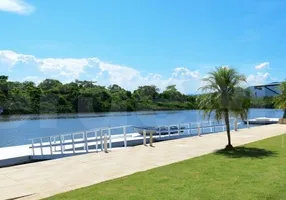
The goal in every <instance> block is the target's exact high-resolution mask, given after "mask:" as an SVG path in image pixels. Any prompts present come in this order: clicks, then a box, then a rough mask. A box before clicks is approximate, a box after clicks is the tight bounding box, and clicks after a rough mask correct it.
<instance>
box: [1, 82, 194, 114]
mask: <svg viewBox="0 0 286 200" xmlns="http://www.w3.org/2000/svg"><path fill="white" fill-rule="evenodd" d="M0 107H1V108H3V110H4V112H3V114H40V113H41V114H42V113H90V112H109V111H141V110H180V109H195V108H197V106H196V97H194V96H188V95H184V94H182V93H180V92H179V91H178V90H177V89H176V86H175V85H170V86H168V87H167V88H166V89H165V90H164V91H162V92H160V90H159V89H158V88H157V87H156V86H154V85H145V86H140V87H138V88H137V89H136V90H135V91H133V92H131V91H128V90H125V89H123V88H122V87H120V86H118V85H115V84H114V85H110V86H109V87H104V86H100V85H97V84H96V83H95V82H93V81H79V80H75V81H74V82H71V83H66V84H63V83H61V82H60V81H58V80H54V79H46V80H44V81H42V82H41V83H40V84H38V85H36V84H35V83H34V82H31V81H25V82H17V81H9V80H8V77H7V76H0Z"/></svg>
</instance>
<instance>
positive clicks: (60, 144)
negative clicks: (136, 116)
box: [0, 120, 240, 167]
mask: <svg viewBox="0 0 286 200" xmlns="http://www.w3.org/2000/svg"><path fill="white" fill-rule="evenodd" d="M239 125H240V124H239V123H237V121H235V120H234V121H233V122H232V124H231V127H232V129H237V128H238V126H239ZM173 126H177V127H178V130H177V132H175V133H174V130H172V131H171V129H170V127H173ZM132 127H133V126H119V127H107V128H98V129H94V130H88V131H82V132H76V133H68V134H63V135H54V136H49V137H39V138H32V139H31V143H32V144H31V145H22V146H14V147H6V148H0V155H1V156H0V167H3V166H10V165H15V164H21V163H26V162H32V161H39V160H50V159H56V158H61V157H68V156H74V155H80V154H85V153H91V152H110V151H114V150H118V149H120V148H126V147H132V146H136V145H142V144H143V145H144V144H146V143H149V141H150V135H144V136H143V135H141V134H139V133H134V132H131V133H128V130H129V131H130V130H132ZM162 127H169V128H168V132H166V131H165V132H164V133H163V132H162V133H161V131H159V133H158V134H157V135H154V136H153V140H152V141H154V142H158V141H164V140H172V139H178V138H183V137H190V136H197V135H201V134H210V133H216V132H221V131H225V125H224V124H223V123H218V122H214V121H208V122H200V123H184V124H177V125H168V126H162ZM118 130H119V131H120V132H122V133H123V134H115V135H112V133H113V132H114V131H118ZM159 130H161V129H159Z"/></svg>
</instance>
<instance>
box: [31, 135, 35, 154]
mask: <svg viewBox="0 0 286 200" xmlns="http://www.w3.org/2000/svg"><path fill="white" fill-rule="evenodd" d="M32 151H33V156H34V155H35V148H34V139H32Z"/></svg>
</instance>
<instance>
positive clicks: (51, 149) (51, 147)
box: [49, 137, 53, 155]
mask: <svg viewBox="0 0 286 200" xmlns="http://www.w3.org/2000/svg"><path fill="white" fill-rule="evenodd" d="M49 139H50V151H51V155H53V146H52V137H49Z"/></svg>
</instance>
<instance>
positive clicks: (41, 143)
mask: <svg viewBox="0 0 286 200" xmlns="http://www.w3.org/2000/svg"><path fill="white" fill-rule="evenodd" d="M40 145H41V156H43V155H44V153H43V141H42V138H41V140H40Z"/></svg>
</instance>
